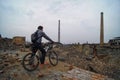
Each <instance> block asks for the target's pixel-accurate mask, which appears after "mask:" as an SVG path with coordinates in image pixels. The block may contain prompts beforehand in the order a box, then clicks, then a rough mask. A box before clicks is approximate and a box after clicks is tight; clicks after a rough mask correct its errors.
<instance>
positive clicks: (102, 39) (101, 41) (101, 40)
mask: <svg viewBox="0 0 120 80" xmlns="http://www.w3.org/2000/svg"><path fill="white" fill-rule="evenodd" d="M103 44H104V20H103V12H101V22H100V45H101V46H103Z"/></svg>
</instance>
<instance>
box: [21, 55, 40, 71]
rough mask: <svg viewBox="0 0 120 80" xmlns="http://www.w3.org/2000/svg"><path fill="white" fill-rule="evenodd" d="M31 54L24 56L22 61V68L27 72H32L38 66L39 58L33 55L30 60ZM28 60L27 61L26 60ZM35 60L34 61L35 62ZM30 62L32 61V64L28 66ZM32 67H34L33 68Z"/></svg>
mask: <svg viewBox="0 0 120 80" xmlns="http://www.w3.org/2000/svg"><path fill="white" fill-rule="evenodd" d="M31 55H32V54H31V53H28V54H26V55H25V56H24V57H23V61H22V65H23V68H24V69H25V70H27V71H34V70H36V69H37V67H38V65H39V58H38V56H36V55H34V56H33V57H32V58H31ZM27 58H28V60H27ZM35 59H36V60H35ZM30 61H33V62H32V64H30ZM33 65H34V66H33Z"/></svg>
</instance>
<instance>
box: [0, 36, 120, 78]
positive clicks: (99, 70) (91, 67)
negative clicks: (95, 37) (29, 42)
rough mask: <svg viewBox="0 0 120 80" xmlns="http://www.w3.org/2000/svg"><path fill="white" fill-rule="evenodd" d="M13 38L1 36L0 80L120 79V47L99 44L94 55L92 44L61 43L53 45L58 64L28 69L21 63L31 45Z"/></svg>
mask: <svg viewBox="0 0 120 80" xmlns="http://www.w3.org/2000/svg"><path fill="white" fill-rule="evenodd" d="M11 41H12V40H8V39H7V38H6V39H1V40H0V42H1V43H0V80H120V76H119V75H120V49H119V48H117V49H116V48H110V47H100V46H99V45H97V47H96V48H97V56H96V57H94V55H93V47H92V46H91V45H80V44H79V45H73V44H71V45H62V46H58V47H56V48H55V49H54V50H55V51H56V52H57V54H58V55H59V64H58V65H57V66H55V67H53V66H51V65H50V64H47V65H45V67H44V68H42V69H41V68H40V67H38V68H37V70H35V71H33V72H29V71H26V70H25V69H24V68H23V67H22V65H21V61H22V59H23V56H24V55H25V54H27V53H29V52H30V50H29V47H28V46H27V47H28V48H24V47H22V46H15V45H12V44H11ZM46 61H47V60H46ZM39 73H43V74H44V76H40V75H39ZM111 78H112V79H111Z"/></svg>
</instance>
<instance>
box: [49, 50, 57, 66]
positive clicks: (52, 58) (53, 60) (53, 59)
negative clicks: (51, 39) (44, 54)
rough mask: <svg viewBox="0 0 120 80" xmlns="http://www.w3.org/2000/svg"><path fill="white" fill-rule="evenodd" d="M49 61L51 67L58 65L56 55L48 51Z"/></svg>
mask: <svg viewBox="0 0 120 80" xmlns="http://www.w3.org/2000/svg"><path fill="white" fill-rule="evenodd" d="M48 56H49V61H50V64H51V65H53V66H56V65H57V64H58V55H57V53H56V52H55V51H50V52H49V55H48Z"/></svg>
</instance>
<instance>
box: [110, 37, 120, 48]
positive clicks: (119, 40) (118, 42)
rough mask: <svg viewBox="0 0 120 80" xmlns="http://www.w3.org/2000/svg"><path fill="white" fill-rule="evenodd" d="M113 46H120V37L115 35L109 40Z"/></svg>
mask: <svg viewBox="0 0 120 80" xmlns="http://www.w3.org/2000/svg"><path fill="white" fill-rule="evenodd" d="M109 44H110V45H111V46H120V37H115V38H113V39H110V40H109Z"/></svg>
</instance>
